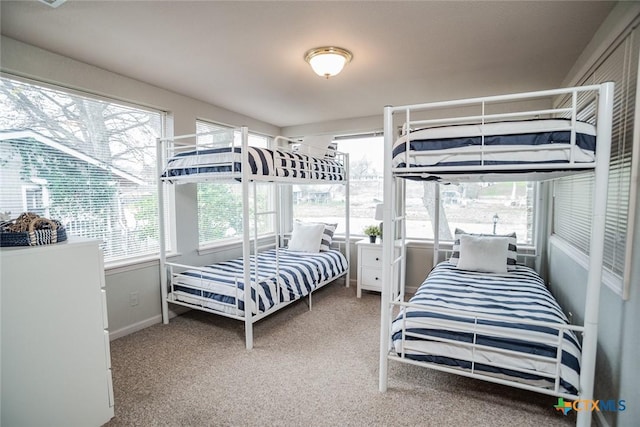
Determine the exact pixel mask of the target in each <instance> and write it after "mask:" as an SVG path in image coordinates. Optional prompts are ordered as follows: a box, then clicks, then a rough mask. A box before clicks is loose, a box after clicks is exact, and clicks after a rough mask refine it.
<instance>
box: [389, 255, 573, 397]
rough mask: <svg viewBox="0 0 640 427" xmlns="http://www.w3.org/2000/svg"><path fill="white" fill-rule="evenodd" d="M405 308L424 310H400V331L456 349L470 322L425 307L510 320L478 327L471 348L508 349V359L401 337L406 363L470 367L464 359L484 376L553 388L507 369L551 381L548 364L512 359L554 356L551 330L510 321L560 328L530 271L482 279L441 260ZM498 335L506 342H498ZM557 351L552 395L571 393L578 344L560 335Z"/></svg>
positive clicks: (395, 329) (398, 344)
mask: <svg viewBox="0 0 640 427" xmlns="http://www.w3.org/2000/svg"><path fill="white" fill-rule="evenodd" d="M409 302H410V303H414V304H420V305H424V306H425V308H424V309H417V308H413V307H406V308H405V307H403V310H406V331H407V332H417V333H420V334H424V335H427V336H433V337H440V338H446V339H451V340H455V341H458V342H464V343H470V342H472V340H473V336H472V333H470V332H468V331H469V330H470V328H471V326H473V325H472V323H473V321H472V320H471V319H469V318H462V317H457V316H456V315H452V314H443V313H435V312H433V311H429V307H430V306H431V307H438V308H441V309H451V310H461V311H473V312H475V313H480V314H486V315H494V316H506V317H508V318H509V319H510V321H509V322H504V321H497V320H483V321H479V322H478V327H477V331H478V337H477V343H478V344H480V345H484V346H490V347H498V348H502V349H509V350H513V351H515V352H516V354H504V353H498V352H495V351H492V350H491V349H476V350H475V352H473V351H472V350H471V347H469V346H464V345H458V344H456V343H451V342H447V343H443V342H436V341H430V340H428V339H426V338H417V337H406V345H407V346H411V347H415V349H413V350H405V355H406V357H407V358H409V359H413V360H420V361H425V362H433V363H438V364H443V365H448V366H450V367H455V368H463V369H470V368H471V362H470V361H471V360H474V361H475V370H476V371H480V372H482V373H484V374H487V375H491V376H497V377H501V378H506V379H509V380H512V381H518V382H524V383H528V384H532V385H536V386H539V387H544V388H551V389H553V380H549V379H545V378H543V377H541V376H538V375H532V374H530V373H523V372H518V371H516V370H514V369H510V368H516V369H518V368H519V369H531V370H534V371H536V372H541V373H547V374H552V375H553V374H554V373H555V369H556V366H555V364H553V363H550V362H548V361H539V360H532V359H523V358H522V357H519V354H518V353H521V354H523V355H526V354H535V355H545V356H549V357H555V356H556V354H557V345H556V343H557V341H558V330H557V329H555V328H552V327H543V326H533V325H525V324H522V323H518V321H519V320H529V321H539V322H551V323H554V324H559V323H560V324H567V323H568V321H567V318H566V316H565V315H564V314H563V312H562V310H561V309H560V307H559V305H558V303H557V302H556V301H555V299H554V298H553V296H552V295H551V293H550V292H549V291H548V290H547V288H546V287H545V285H544V281H543V280H542V278H540V276H539V275H538V274H537V273H536V272H535V271H534V270H532V269H530V268H528V267H525V266H517V268H516V270H514V271H509V272H507V274H488V273H479V272H474V271H465V270H458V269H457V268H456V267H455V266H454V265H453V264H451V263H449V262H448V261H446V262H443V263H440V264H438V265H437V266H436V268H435V269H434V270H433V271H432V272H431V273H430V274H429V276H428V277H427V279H426V280H425V281H424V282H423V284H422V285H421V286H420V288H419V289H418V291H417V292H416V294H415V295H414V296H413V297H412V298H411V299H410V301H409ZM402 314H403V311H401V312H400V314H399V315H398V317H396V319H395V320H394V322H393V325H392V340H393V344H394V349H395V351H396V352H397V353H398V354H399V355H400V354H401V352H402V334H403V332H402V323H403V321H402ZM421 319H422V320H423V321H424V320H428V321H429V322H435V324H436V325H434V324H429V325H425V324H419V323H418V322H420V321H421ZM442 322H447V325H446V326H444V325H442V326H441V327H442V329H440V328H439V327H438V326H437V323H440V324H442ZM453 325H458V326H460V325H461V326H462V327H464V328H466V331H452V329H453V328H452V326H453ZM505 333H506V334H508V337H504V336H498V335H501V334H505ZM532 340H535V341H536V342H532ZM541 341H542V342H541ZM562 348H563V350H562V366H561V372H560V377H561V380H560V385H561V387H560V391H561V392H568V393H571V394H577V390H578V385H579V373H580V344H579V342H578V340H577V338H576V336H575V335H574V334H573V333H572V332H571V331H565V332H564V339H563V344H562ZM523 357H524V356H523ZM482 362H485V363H487V364H483V363H482Z"/></svg>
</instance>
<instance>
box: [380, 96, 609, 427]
mask: <svg viewBox="0 0 640 427" xmlns="http://www.w3.org/2000/svg"><path fill="white" fill-rule="evenodd" d="M540 99H547V100H550V101H548V105H551V106H553V105H561V106H562V107H551V108H546V107H545V108H542V109H535V108H534V109H531V108H530V105H533V103H532V101H536V100H540ZM559 99H562V100H564V101H563V102H561V103H559V104H558V102H557V101H558V100H559ZM507 104H508V105H509V106H510V107H512V108H513V109H510V110H509V112H508V113H504V112H501V111H500V112H496V111H497V110H499V109H504V107H505V105H507ZM564 105H568V106H567V107H564ZM612 105H613V83H603V84H600V85H592V86H582V87H575V88H563V89H556V90H548V91H539V92H529V93H521V94H510V95H502V96H491V97H484V98H473V99H463V100H455V101H445V102H434V103H426V104H418V105H408V106H401V107H385V109H384V145H385V160H384V161H385V164H384V170H385V175H384V199H385V201H387V203H385V207H384V228H383V231H384V236H383V240H382V241H383V260H384V262H383V289H382V302H381V330H380V334H381V336H380V372H379V374H380V378H379V388H380V391H381V392H384V391H386V389H387V384H388V363H389V361H390V360H391V361H398V362H403V363H409V364H413V365H419V366H424V367H428V368H432V369H436V370H440V371H444V372H449V373H453V374H458V375H463V376H468V377H473V378H479V379H482V380H486V381H490V382H495V383H499V384H504V385H509V386H513V387H518V388H522V389H526V390H531V391H535V392H539V393H544V394H549V395H553V396H558V397H563V398H566V399H571V400H574V399H584V400H590V399H592V398H593V385H594V384H593V383H594V373H595V356H596V348H597V333H598V331H597V329H598V304H599V295H600V286H601V277H602V259H603V257H602V254H603V248H604V220H605V213H606V203H607V185H608V171H609V157H610V149H611V148H610V147H611V128H612ZM453 109H455V111H457V113H456V112H455V111H454V113H452V112H451V111H453ZM470 109H473V112H472V113H468V111H469V110H470ZM443 111H444V113H443ZM394 114H396V116H395V117H396V118H397V119H398V120H396V121H395V122H394ZM452 114H453V117H450V115H452ZM424 115H429V117H443V116H444V118H437V119H431V118H429V119H423V120H421V119H422V118H423V117H422V116H424ZM532 119H533V120H532ZM580 120H583V121H586V123H585V122H581V121H580ZM398 128H400V129H401V136H400V138H396V135H397V133H396V131H397V129H398ZM417 128H420V129H417ZM596 147H597V149H596ZM574 173H593V174H595V189H594V197H593V221H592V233H591V242H590V257H589V271H588V283H587V285H586V306H585V315H584V324H583V325H571V324H569V322H568V321H567V318H566V316H565V315H564V314H563V312H562V310H561V308H560V306H559V305H558V304H557V302H556V301H555V299H554V298H553V296H552V295H551V293H550V292H549V291H548V290H547V288H546V286H545V283H544V281H543V280H542V278H540V276H538V275H537V273H536V272H535V271H534V270H533V269H530V268H527V267H525V266H520V265H515V264H516V263H515V254H516V250H517V248H516V245H515V243H516V242H515V240H516V239H515V238H514V237H511V236H505V237H499V238H498V239H501V240H500V243H497V240H496V239H495V238H494V236H477V235H476V236H468V235H463V234H460V235H456V241H455V242H454V249H453V251H454V255H453V256H452V257H451V258H450V259H447V260H445V261H442V262H440V261H441V259H440V257H439V253H440V252H441V251H440V245H439V233H438V230H439V225H438V220H439V214H438V211H437V210H436V213H435V215H434V218H433V219H432V221H433V222H434V224H433V226H434V234H435V238H434V264H433V265H434V269H433V270H432V272H431V273H430V274H429V276H428V277H427V278H426V279H425V281H424V283H423V284H422V285H421V286H420V287H419V289H418V291H417V292H416V294H415V295H414V296H413V297H412V298H411V299H409V300H407V299H406V298H405V277H404V275H405V262H406V261H405V260H406V249H405V248H406V245H405V242H404V239H405V230H406V217H405V207H404V204H405V200H404V199H405V194H404V193H405V191H404V182H405V180H404V179H405V178H407V179H417V180H433V181H436V182H438V183H439V182H478V181H484V182H491V181H500V180H510V181H522V180H549V179H554V178H557V177H560V176H564V175H568V174H574ZM438 194H439V192H438V191H436V203H435V206H436V207H438V206H439V201H438V199H437V197H438ZM479 242H484V243H479ZM489 242H493V243H489ZM496 243H497V246H495V248H499V249H496V250H499V251H503V250H504V253H503V252H500V253H501V254H502V255H500V256H499V257H498V258H500V257H501V258H500V260H499V261H500V262H498V265H497V266H496V267H492V268H489V269H488V272H487V269H486V268H485V266H482V267H479V266H478V262H479V261H478V259H477V257H476V255H475V254H474V253H473V252H470V249H469V248H474V247H475V248H478V247H480V248H485V251H486V248H487V247H489V246H491V244H496ZM487 244H488V245H489V246H487ZM463 245H465V247H466V248H467V249H465V250H466V251H469V252H467V255H465V263H464V265H461V263H462V246H463ZM478 245H480V246H478ZM397 247H400V248H401V250H400V251H399V252H398V250H397ZM398 253H399V255H392V254H398ZM505 255H506V259H505V258H504V256H505ZM469 256H471V258H469ZM509 258H514V259H513V260H511V261H512V262H509ZM481 262H484V261H481ZM476 270H481V271H476ZM580 335H581V339H580V338H579V337H580ZM577 421H578V424H579V425H582V426H587V425H590V422H591V416H590V413H588V411H581V412H580V413H579V414H578V420H577Z"/></svg>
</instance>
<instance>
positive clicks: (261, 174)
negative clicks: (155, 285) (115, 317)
mask: <svg viewBox="0 0 640 427" xmlns="http://www.w3.org/2000/svg"><path fill="white" fill-rule="evenodd" d="M234 132H238V129H235V130H234V129H227V130H221V131H214V132H209V133H206V134H191V135H183V136H177V137H172V138H160V139H158V146H157V156H158V175H159V177H160V178H159V179H158V201H159V207H160V208H159V215H160V223H159V226H160V230H161V236H160V242H161V243H160V281H161V292H162V317H163V322H164V323H168V322H169V310H168V304H169V303H172V304H177V305H181V306H185V307H189V308H192V309H197V310H201V311H206V312H209V313H214V314H217V315H220V316H225V317H230V318H232V319H236V320H241V321H243V322H244V325H245V341H246V348H247V349H251V348H253V324H254V323H255V322H257V321H259V320H260V319H262V318H264V317H266V316H268V315H270V314H272V313H274V312H275V311H277V310H279V309H281V308H283V307H285V306H287V305H288V304H290V303H292V302H294V301H296V300H299V299H302V298H305V297H307V296H308V298H309V300H308V304H309V308H310V309H311V295H312V293H313V291H315V290H316V289H319V288H320V287H322V286H324V285H326V284H328V283H331V282H332V281H334V280H336V279H337V278H339V277H343V276H344V277H345V283H346V286H349V267H348V266H349V250H348V249H345V250H344V255H343V254H342V253H341V251H340V250H338V249H336V244H335V242H333V243H331V242H328V241H327V239H329V240H331V237H332V235H333V231H335V228H332V227H331V225H330V224H323V225H322V226H321V227H320V228H321V229H323V231H322V240H321V243H318V245H319V246H320V245H322V246H321V249H320V251H319V252H316V251H313V252H314V253H308V252H298V251H290V250H288V249H287V248H286V247H285V246H284V243H285V241H286V240H287V237H288V233H284V232H283V230H282V228H283V227H282V221H283V219H282V215H281V206H280V204H281V195H280V190H281V189H282V188H283V186H282V185H280V184H294V183H295V184H298V185H305V184H340V185H344V186H345V219H344V221H345V227H346V233H345V234H346V235H345V243H344V248H348V247H349V170H348V164H349V163H348V156H347V155H346V154H344V153H331V154H328V155H326V156H324V157H313V156H308V155H304V154H299V153H294V152H292V151H291V150H289V149H288V148H280V147H275V148H273V149H269V148H260V147H252V146H250V145H249V138H248V136H249V131H248V128H247V127H242V128H240V129H239V132H240V135H241V138H240V142H239V143H238V142H235V141H234ZM283 140H284V141H288V142H297V141H292V140H289V139H288V138H285V137H276V139H275V140H274V144H275V145H277V144H278V142H280V141H283ZM197 182H225V183H229V182H233V183H236V184H237V185H241V188H242V228H243V238H242V257H241V258H239V259H234V260H229V261H225V262H221V263H216V264H212V265H208V266H192V265H185V264H178V263H172V262H167V261H166V248H165V244H164V242H165V238H164V230H165V223H166V219H165V217H164V209H163V206H164V186H166V185H171V184H181V183H197ZM259 183H270V185H271V184H272V185H273V186H274V188H275V189H276V191H275V199H276V200H275V202H274V205H275V207H274V208H273V209H269V210H262V211H261V210H260V208H259V206H258V203H257V197H256V185H257V184H259ZM251 190H252V191H251ZM251 194H253V197H251ZM260 217H270V218H272V219H273V224H274V226H275V231H274V233H273V237H272V238H271V237H269V236H267V237H265V236H259V235H258V218H260ZM316 225H317V224H316ZM315 229H316V231H317V230H318V228H317V227H316V228H315ZM294 231H295V227H294ZM316 235H317V233H316ZM245 283H249V284H250V285H249V286H244V284H245ZM247 301H250V302H251V303H249V304H247V303H246V302H247Z"/></svg>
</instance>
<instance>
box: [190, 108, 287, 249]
mask: <svg viewBox="0 0 640 427" xmlns="http://www.w3.org/2000/svg"><path fill="white" fill-rule="evenodd" d="M225 128H226V127H224V126H221V125H217V124H213V123H209V122H205V121H200V120H199V121H197V122H196V132H197V133H198V134H203V133H208V132H214V131H217V130H221V129H225ZM213 137H215V136H211V135H207V136H202V137H199V138H204V139H205V141H206V142H207V143H209V142H217V141H213V140H212V138H213ZM199 142H202V141H199ZM234 142H235V144H236V146H241V134H240V132H239V131H236V132H234ZM249 145H251V146H254V147H262V148H267V147H268V146H269V138H267V137H265V136H263V135H257V134H254V133H250V134H249ZM197 186H198V196H197V197H198V238H199V246H200V247H206V246H210V245H215V244H217V243H220V242H222V241H224V240H227V239H239V238H240V237H242V233H243V226H242V186H241V185H239V183H238V182H220V181H213V182H203V183H198V184H197ZM251 187H252V188H253V185H252V186H251ZM254 197H255V198H256V203H257V210H258V211H261V212H264V211H267V210H271V209H273V203H274V200H273V198H274V192H273V184H267V183H264V184H256V186H255V195H254V192H253V191H251V201H250V204H251V206H250V212H251V213H253V212H254V211H255V209H254V203H253V200H254ZM251 226H253V222H252V223H251ZM274 230H275V227H274V222H273V216H272V215H267V216H259V217H258V233H259V234H266V233H272V232H274Z"/></svg>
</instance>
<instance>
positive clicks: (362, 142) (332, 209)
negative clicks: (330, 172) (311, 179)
mask: <svg viewBox="0 0 640 427" xmlns="http://www.w3.org/2000/svg"><path fill="white" fill-rule="evenodd" d="M335 142H337V144H338V148H337V150H338V151H340V152H343V153H348V154H349V174H350V176H349V179H350V188H349V198H350V212H349V216H350V224H349V227H350V233H351V234H363V229H364V227H366V226H367V225H371V224H375V223H379V222H380V221H377V220H375V213H376V204H377V203H380V202H382V191H383V189H382V180H383V176H382V170H383V162H384V155H383V142H382V136H367V137H363V136H359V137H343V138H338V139H337V140H336V141H335ZM344 209H345V186H344V185H343V184H322V185H299V186H298V185H294V186H293V217H294V218H295V219H300V220H303V221H320V222H329V223H337V224H338V228H337V229H336V233H337V234H344V233H345V231H346V227H345V223H344Z"/></svg>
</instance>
